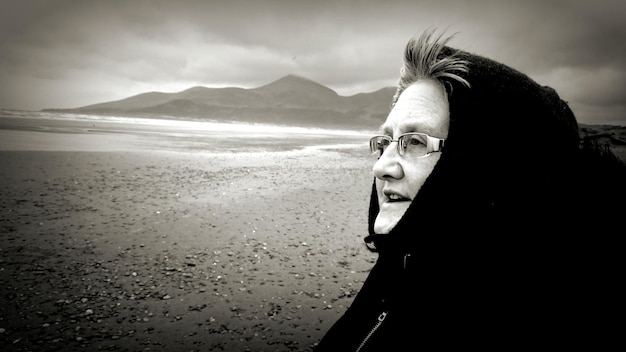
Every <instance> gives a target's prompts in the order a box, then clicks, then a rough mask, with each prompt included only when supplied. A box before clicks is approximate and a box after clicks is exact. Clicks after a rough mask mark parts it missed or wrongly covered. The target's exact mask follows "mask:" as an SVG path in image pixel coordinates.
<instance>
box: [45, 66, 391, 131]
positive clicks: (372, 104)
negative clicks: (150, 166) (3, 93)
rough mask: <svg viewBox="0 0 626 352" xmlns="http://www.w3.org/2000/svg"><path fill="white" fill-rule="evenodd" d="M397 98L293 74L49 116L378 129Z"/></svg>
mask: <svg viewBox="0 0 626 352" xmlns="http://www.w3.org/2000/svg"><path fill="white" fill-rule="evenodd" d="M394 93H395V88H394V87H383V88H381V89H378V90H376V91H373V92H368V93H358V94H355V95H351V96H342V95H339V94H337V92H335V91H334V90H332V89H331V88H329V87H326V86H324V85H322V84H320V83H318V82H315V81H313V80H311V79H308V78H306V77H302V76H297V75H294V74H288V75H286V76H283V77H281V78H279V79H277V80H275V81H272V82H269V83H267V84H265V85H261V86H259V87H256V88H240V87H225V88H209V87H204V86H194V87H190V88H187V89H184V90H182V91H179V92H174V93H164V92H157V91H153V92H145V93H140V94H137V95H133V96H130V97H127V98H123V99H120V100H115V101H110V102H103V103H97V104H91V105H86V106H82V107H78V108H73V109H44V110H43V111H57V112H71V113H85V114H99V115H126V116H132V117H149V118H175V119H191V120H206V121H217V122H244V123H259V124H277V125H287V126H300V127H319V128H340V129H343V128H350V129H373V128H374V129H375V128H378V126H380V124H381V123H383V122H384V119H385V118H386V116H387V114H388V112H389V109H390V104H391V99H392V97H393V94H394Z"/></svg>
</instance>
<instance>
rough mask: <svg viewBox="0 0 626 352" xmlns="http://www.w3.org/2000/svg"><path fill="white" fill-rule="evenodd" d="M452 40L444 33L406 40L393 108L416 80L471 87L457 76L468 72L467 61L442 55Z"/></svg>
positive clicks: (431, 33)
mask: <svg viewBox="0 0 626 352" xmlns="http://www.w3.org/2000/svg"><path fill="white" fill-rule="evenodd" d="M453 37H454V35H450V36H447V37H444V35H443V33H440V34H438V35H436V34H435V31H434V30H428V31H425V32H424V33H422V34H421V35H420V36H418V37H413V38H411V39H410V40H409V42H408V43H407V45H406V47H405V49H404V66H403V67H402V68H401V70H400V79H398V87H397V90H396V93H395V95H394V96H393V100H392V106H393V105H395V103H396V102H397V101H398V98H399V97H400V94H402V92H403V91H404V90H405V89H406V88H407V87H408V86H410V85H411V84H413V83H415V82H416V81H417V80H419V79H434V80H438V81H439V82H441V83H442V84H443V83H445V79H451V80H455V81H458V82H460V83H461V84H463V85H465V86H466V87H470V83H469V82H468V81H467V80H466V79H465V78H463V77H461V76H460V75H459V73H467V72H468V64H469V63H468V61H466V60H464V59H463V58H462V57H461V56H460V55H458V54H457V53H452V54H451V55H447V56H443V55H441V52H442V49H443V48H444V47H445V46H446V44H447V43H448V42H449V41H450V40H451V39H452V38H453Z"/></svg>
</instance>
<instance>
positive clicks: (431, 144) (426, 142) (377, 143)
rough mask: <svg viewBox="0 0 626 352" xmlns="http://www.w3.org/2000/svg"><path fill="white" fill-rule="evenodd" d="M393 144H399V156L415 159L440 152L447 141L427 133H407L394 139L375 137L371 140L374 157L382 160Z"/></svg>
mask: <svg viewBox="0 0 626 352" xmlns="http://www.w3.org/2000/svg"><path fill="white" fill-rule="evenodd" d="M392 142H398V147H397V148H398V154H400V155H406V156H408V157H413V158H424V157H427V156H429V155H430V153H433V152H440V151H441V148H443V145H444V142H445V139H440V138H435V137H431V136H429V135H427V134H425V133H417V132H413V133H405V134H402V135H400V136H398V139H392V138H391V137H389V136H374V137H372V138H371V139H370V151H371V152H372V155H376V156H377V157H378V158H380V157H381V156H382V155H383V153H384V152H385V150H386V149H387V147H388V146H389V145H390V144H391V143H392Z"/></svg>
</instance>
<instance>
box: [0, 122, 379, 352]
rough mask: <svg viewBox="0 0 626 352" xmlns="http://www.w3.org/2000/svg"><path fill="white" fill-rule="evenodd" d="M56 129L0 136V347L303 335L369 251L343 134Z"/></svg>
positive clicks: (360, 178)
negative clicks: (230, 139) (185, 136)
mask: <svg viewBox="0 0 626 352" xmlns="http://www.w3.org/2000/svg"><path fill="white" fill-rule="evenodd" d="M5 133H7V132H6V131H5ZM10 133H11V134H12V133H14V132H10ZM22 133H34V132H33V131H30V132H28V131H26V132H24V131H22ZM37 133H44V134H46V135H47V136H50V135H51V133H49V132H47V133H46V132H41V131H39V132H37ZM17 134H19V133H17ZM75 135H77V136H80V137H79V138H85V135H84V134H83V135H81V133H75ZM59 136H60V137H63V138H62V140H63V141H65V142H66V143H68V146H65V147H64V148H57V149H59V150H48V151H42V150H38V149H44V148H43V147H42V146H40V147H39V148H36V147H32V148H30V149H29V150H19V149H28V148H25V147H23V146H22V147H21V148H19V147H13V148H8V147H6V142H5V148H4V150H2V151H0V163H1V165H2V168H1V169H0V183H1V185H0V194H2V197H1V198H0V233H1V242H0V243H1V246H0V277H1V279H2V282H3V285H2V286H1V288H0V297H1V298H2V305H1V306H0V317H1V321H0V343H1V344H2V346H3V350H4V351H57V350H59V351H60V350H62V351H85V350H91V351H94V350H111V351H310V350H311V347H312V346H313V345H314V344H315V343H316V342H317V341H318V340H319V339H320V338H321V336H322V335H323V333H324V332H325V331H326V330H327V329H328V328H329V327H330V325H331V324H332V323H333V322H334V321H335V320H336V319H337V318H338V317H339V316H340V315H341V313H343V311H345V309H346V307H347V306H348V305H349V304H350V303H351V301H352V299H353V297H354V295H355V293H356V292H357V291H358V289H359V288H360V286H361V284H362V282H363V280H364V278H365V276H366V275H367V271H368V270H369V269H370V267H371V266H372V264H373V262H374V259H375V256H374V255H373V254H371V253H369V252H368V251H367V250H366V249H365V247H364V246H363V244H362V238H363V237H364V236H365V235H366V232H367V225H366V217H367V206H368V200H369V190H370V187H371V182H372V176H371V171H370V168H371V160H370V158H369V157H368V156H367V155H366V154H367V153H364V152H363V151H362V150H360V149H358V148H354V147H353V146H348V147H346V148H338V147H335V146H333V143H334V142H335V141H334V140H333V141H330V140H324V143H325V144H326V145H329V146H328V147H327V148H319V147H309V148H304V149H295V150H293V149H289V148H287V147H284V148H283V147H281V148H275V149H276V150H273V151H272V150H270V151H267V150H266V151H258V150H260V149H258V148H257V147H258V146H255V148H251V149H250V148H248V149H246V150H248V151H244V152H234V151H232V150H230V151H229V150H222V151H219V152H201V151H198V150H197V149H195V150H192V149H188V150H186V151H185V150H182V151H181V149H180V148H171V149H173V150H176V151H174V152H172V151H166V150H165V148H153V147H150V148H147V147H146V146H145V143H144V144H141V145H140V146H139V147H137V148H136V149H134V150H125V149H129V148H128V145H126V144H124V143H126V142H128V140H129V139H124V138H125V137H124V138H122V137H120V136H119V135H118V136H117V137H115V138H118V139H119V138H122V142H120V141H119V140H117V142H116V143H117V145H118V146H119V150H116V149H115V148H113V147H112V146H110V147H111V148H104V150H103V151H93V150H89V151H78V150H74V151H72V150H71V149H72V143H74V142H72V141H71V138H70V139H68V138H65V137H67V135H64V134H57V137H59ZM31 137H32V134H31ZM91 137H92V138H105V139H106V138H108V137H107V136H102V135H99V137H98V136H94V135H92V136H91ZM109 137H110V135H109ZM55 138H56V137H55ZM16 140H18V139H16ZM130 140H133V141H135V142H136V141H137V139H136V138H131V139H130ZM22 141H23V140H22ZM31 142H32V141H31ZM44 142H45V141H44ZM161 142H163V140H161ZM294 142H295V141H294ZM331 142H332V143H331ZM46 143H53V144H54V143H57V144H59V141H56V142H55V141H52V142H49V141H48V142H46ZM295 143H297V142H295ZM324 143H322V144H324ZM329 143H330V144H329ZM26 144H28V145H31V146H32V143H26ZM93 144H94V145H103V144H102V141H100V142H97V143H93ZM306 144H308V145H311V146H313V145H315V144H316V143H313V140H310V141H309V142H306ZM318 144H319V143H318ZM14 145H15V144H14ZM113 145H115V143H113ZM49 146H50V145H49V144H47V145H46V148H49ZM79 149H80V148H79ZM266 149H267V148H266ZM249 150H254V151H256V152H254V151H253V152H250V151H249Z"/></svg>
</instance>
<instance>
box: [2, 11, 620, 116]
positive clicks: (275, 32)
mask: <svg viewBox="0 0 626 352" xmlns="http://www.w3.org/2000/svg"><path fill="white" fill-rule="evenodd" d="M0 4H1V7H0V108H8V109H22V110H39V109H43V108H75V107H80V106H85V105H89V104H94V103H100V102H107V101H113V100H118V99H122V98H126V97H128V96H131V95H135V94H139V93H144V92H148V91H161V92H176V91H181V90H184V89H187V88H190V87H192V86H197V85H202V86H207V87H224V86H236V87H244V88H252V87H258V86H260V85H263V84H267V83H270V82H272V81H274V80H276V79H278V78H280V77H282V76H284V75H287V74H297V75H300V76H304V77H307V78H309V79H312V80H314V81H316V82H319V83H321V84H324V85H326V86H328V87H329V88H331V89H333V90H335V91H336V92H337V93H339V94H341V95H352V94H356V93H359V92H369V91H374V90H377V89H379V88H382V87H386V86H393V85H394V84H395V82H396V79H397V77H398V73H399V68H400V65H401V54H402V50H403V49H404V45H405V44H406V42H407V40H408V39H409V38H410V37H411V36H412V35H414V34H416V33H419V32H421V31H423V30H424V29H427V28H430V27H435V28H439V29H441V30H445V32H446V33H450V34H452V33H457V34H456V36H455V38H454V39H453V41H452V42H451V44H450V45H451V46H454V47H456V48H459V49H463V50H467V51H470V52H473V53H476V54H480V55H483V56H487V57H489V58H492V59H495V60H497V61H500V62H502V63H504V64H507V65H509V66H511V67H513V68H516V69H518V70H520V71H522V72H524V73H526V74H528V75H529V76H530V77H532V78H533V79H535V80H536V81H538V82H539V83H541V84H544V85H549V86H551V87H553V88H555V89H556V90H557V92H558V93H559V94H560V95H561V97H562V98H563V99H564V100H566V101H568V102H569V103H570V106H571V107H572V109H573V110H574V113H575V114H576V116H577V119H578V120H579V122H581V123H592V124H597V123H606V124H620V125H626V26H625V23H626V2H625V1H623V0H571V1H566V0H554V1H551V0H520V1H507V0H493V1H486V0H483V1H467V0H454V1H446V0H433V1H419V0H413V1H409V0H379V1H371V0H365V1H358V0H336V1H330V0H321V1H320V0H290V1H288V0H256V1H255V0H251V1H240V0H223V1H218V0H215V1H173V0H172V1H156V0H153V1H148V0H127V1H111V0H106V1H86V0H77V1H63V0H41V1H33V0H13V1H11V0H0Z"/></svg>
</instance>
